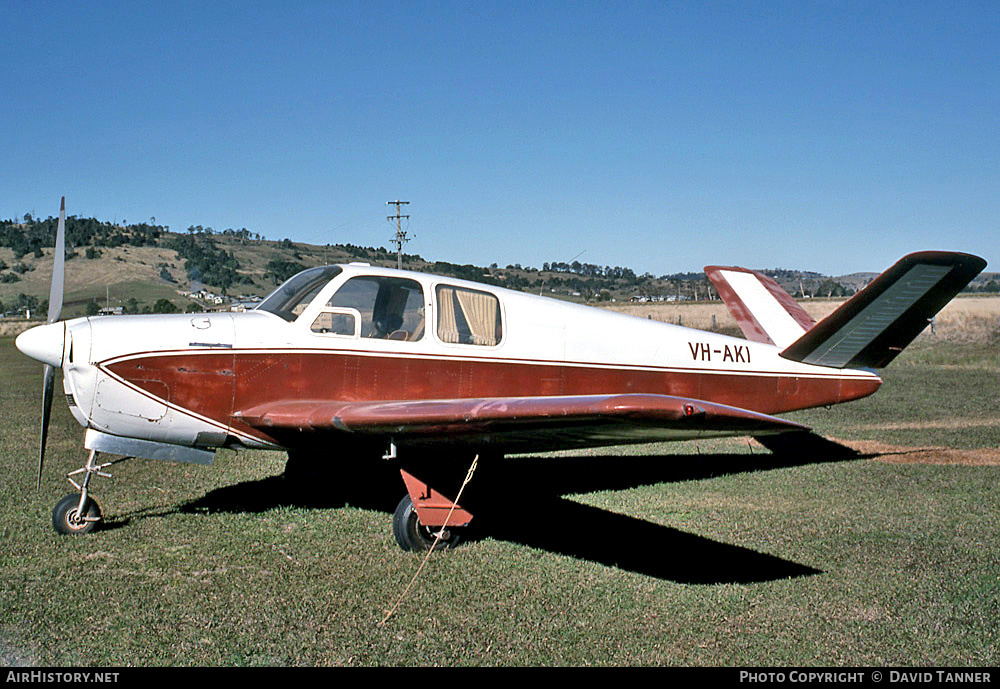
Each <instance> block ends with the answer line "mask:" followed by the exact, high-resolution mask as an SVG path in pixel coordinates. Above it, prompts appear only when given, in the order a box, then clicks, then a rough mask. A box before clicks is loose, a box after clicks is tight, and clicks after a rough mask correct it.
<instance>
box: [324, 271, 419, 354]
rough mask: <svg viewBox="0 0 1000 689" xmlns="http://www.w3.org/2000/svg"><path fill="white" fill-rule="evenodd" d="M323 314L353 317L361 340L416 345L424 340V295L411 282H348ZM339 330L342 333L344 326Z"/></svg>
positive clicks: (370, 278) (375, 279) (369, 279)
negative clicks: (353, 315)
mask: <svg viewBox="0 0 1000 689" xmlns="http://www.w3.org/2000/svg"><path fill="white" fill-rule="evenodd" d="M324 310H330V311H336V312H341V313H356V314H357V315H358V318H359V319H360V324H361V327H360V330H359V333H360V335H361V337H369V338H375V339H382V340H399V341H402V342H416V341H417V340H419V339H421V338H422V337H423V336H424V291H423V289H421V287H420V283H418V282H416V281H414V280H409V279H406V278H390V277H377V276H368V275H365V276H359V277H355V278H351V279H350V280H348V281H347V282H345V283H344V284H343V286H341V288H340V289H339V290H337V293H336V294H334V295H333V296H332V297H331V298H330V301H329V302H327V304H326V308H325V309H324ZM343 327H344V328H345V329H346V324H344V326H343Z"/></svg>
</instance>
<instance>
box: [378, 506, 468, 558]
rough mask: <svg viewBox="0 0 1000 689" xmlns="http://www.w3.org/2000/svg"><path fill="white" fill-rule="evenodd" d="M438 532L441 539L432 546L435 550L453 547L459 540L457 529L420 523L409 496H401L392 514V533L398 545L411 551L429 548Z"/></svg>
mask: <svg viewBox="0 0 1000 689" xmlns="http://www.w3.org/2000/svg"><path fill="white" fill-rule="evenodd" d="M439 532H442V533H441V540H440V542H438V544H437V546H436V547H435V548H434V549H435V550H443V549H446V548H454V547H455V546H456V545H458V543H459V541H460V540H461V536H460V535H459V533H458V530H457V529H454V528H446V529H443V530H442V529H441V527H439V526H424V525H423V524H421V523H420V518H419V517H418V516H417V510H416V509H415V508H414V507H413V501H412V500H411V499H410V496H409V495H405V496H403V499H402V500H400V501H399V505H397V506H396V511H395V512H394V513H393V515H392V535H393V536H395V537H396V543H397V544H398V545H399V547H400V548H402V549H403V550H406V551H411V552H422V551H427V550H430V549H431V546H432V545H434V541H435V540H436V539H437V536H438V533H439Z"/></svg>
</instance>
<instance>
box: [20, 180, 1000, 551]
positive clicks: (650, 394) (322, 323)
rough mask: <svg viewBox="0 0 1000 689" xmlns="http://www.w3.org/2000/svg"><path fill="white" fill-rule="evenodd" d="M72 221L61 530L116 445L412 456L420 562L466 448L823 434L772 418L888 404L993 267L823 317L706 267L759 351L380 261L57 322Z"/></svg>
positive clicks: (70, 526)
mask: <svg viewBox="0 0 1000 689" xmlns="http://www.w3.org/2000/svg"><path fill="white" fill-rule="evenodd" d="M64 224H65V199H63V204H62V208H61V209H60V215H59V225H58V231H57V239H56V247H55V268H54V271H53V278H52V287H51V294H50V299H49V312H48V324H47V325H41V326H37V327H35V328H32V329H30V330H28V331H26V332H24V333H22V334H21V335H20V336H19V337H18V338H17V347H18V348H19V349H20V350H21V351H22V352H23V353H25V354H27V355H28V356H30V357H32V358H34V359H36V360H38V361H40V362H42V363H43V364H45V367H44V378H43V380H44V383H43V396H42V397H43V401H42V430H41V448H40V452H39V460H38V481H39V484H40V482H41V474H42V463H43V461H44V454H45V439H46V434H47V428H48V420H49V413H50V409H51V404H52V387H53V378H54V369H55V368H56V367H61V368H62V371H63V386H64V392H65V394H66V401H67V402H68V404H69V408H70V411H71V412H72V414H73V416H74V417H75V418H76V420H77V421H78V422H79V423H80V424H81V425H82V426H84V428H86V434H85V439H84V447H85V448H87V449H88V450H90V454H89V457H88V459H87V461H86V463H85V464H84V466H83V467H82V468H80V469H78V470H77V471H75V472H72V473H71V474H70V475H69V476H70V477H72V476H73V475H79V474H82V478H81V479H80V482H79V483H77V482H76V481H74V480H73V479H72V478H70V481H71V482H72V483H73V484H74V486H76V488H77V492H75V493H71V494H70V495H67V496H66V497H65V498H63V499H62V500H61V501H60V502H59V503H58V504H57V505H56V507H55V509H54V510H53V524H54V526H55V528H56V530H57V531H59V532H61V533H69V534H81V533H86V532H89V531H91V530H92V529H93V528H94V527H95V526H96V525H97V524H98V523H99V522H100V521H101V518H102V517H101V511H100V509H99V508H98V506H97V503H96V502H95V501H94V499H93V497H92V496H91V495H90V481H91V479H92V478H93V477H94V476H107V475H108V474H107V473H106V472H105V471H104V469H105V468H106V467H107V466H108V464H101V463H98V461H97V458H98V455H99V454H112V455H122V456H126V457H141V458H149V459H164V460H172V461H180V462H195V463H201V464H208V463H211V461H212V457H213V452H214V450H215V449H217V448H221V447H232V448H265V449H273V450H287V451H288V453H289V462H288V465H287V469H286V473H289V472H290V471H292V470H293V469H295V468H298V469H299V470H301V469H302V468H303V467H308V466H310V465H313V466H316V465H321V464H326V465H332V464H340V465H345V464H347V463H352V462H365V461H374V460H377V458H378V456H379V455H380V454H383V455H384V458H386V459H390V460H392V459H407V458H409V461H405V462H401V464H400V467H401V468H400V472H401V475H402V478H403V484H404V485H405V491H406V493H405V495H403V497H402V500H401V501H400V503H399V506H398V508H397V509H396V512H395V514H394V516H393V533H394V535H395V538H396V541H397V543H398V544H399V545H400V546H401V547H402V548H403V549H405V550H422V549H427V548H429V547H430V545H431V543H432V542H433V541H434V540H435V539H443V542H444V544H445V545H450V544H453V543H454V542H456V541H457V539H458V538H459V533H460V527H462V526H467V525H468V524H469V522H470V521H471V519H472V514H471V513H469V512H468V511H467V510H465V509H463V508H462V506H461V505H458V504H455V503H454V502H453V501H454V500H455V499H456V497H455V494H454V492H453V491H452V493H451V495H446V494H445V493H443V492H442V491H444V490H446V489H445V488H444V487H442V485H441V484H440V483H437V484H436V485H429V483H430V481H431V479H430V478H428V477H429V476H432V475H433V473H434V472H433V468H434V467H435V466H436V465H440V464H441V461H442V460H443V459H444V458H447V457H448V456H454V455H455V453H457V452H462V453H469V454H467V455H466V456H472V454H471V453H473V452H486V453H490V454H492V455H502V454H503V453H510V452H529V451H543V450H552V449H558V448H568V447H596V446H607V445H616V444H625V443H641V442H650V441H657V440H681V439H692V438H706V437H720V436H733V435H752V436H754V437H758V438H763V437H766V436H770V435H773V434H785V433H790V432H801V431H804V430H807V429H805V427H803V426H801V425H799V424H797V423H793V422H790V421H786V420H784V419H781V418H778V417H776V416H773V415H774V414H776V413H780V412H786V411H791V410H796V409H804V408H808V407H816V406H825V405H830V404H835V403H838V402H846V401H849V400H854V399H858V398H861V397H865V396H866V395H870V394H872V393H873V392H875V390H876V389H878V387H879V385H880V384H881V382H882V381H881V379H880V377H879V376H878V374H877V373H876V372H875V371H874V370H872V369H873V368H877V367H882V366H885V365H886V364H888V363H889V362H890V361H892V359H893V358H894V357H895V356H896V355H897V354H898V353H899V352H900V351H901V350H902V349H903V348H904V347H905V346H906V345H907V344H909V343H910V342H911V341H912V340H913V339H914V338H915V337H916V336H917V335H918V334H919V333H920V332H921V331H922V330H923V329H924V328H925V326H926V325H927V323H928V320H929V319H930V318H931V317H932V316H933V315H934V314H935V313H937V312H938V311H939V310H940V309H941V308H942V307H943V306H944V305H945V304H946V303H947V302H948V301H949V300H950V299H951V298H952V297H953V296H955V294H957V293H958V292H959V291H960V290H961V289H962V288H964V287H965V286H966V285H967V284H968V283H969V282H970V281H971V280H972V279H973V278H974V277H975V276H976V275H977V274H978V273H979V272H980V271H981V270H982V269H983V268H984V267H985V265H986V262H985V261H983V260H982V259H981V258H979V257H976V256H972V255H969V254H962V253H953V252H922V253H915V254H910V255H908V256H906V257H904V258H903V259H901V260H900V261H899V262H898V263H896V264H895V265H894V266H892V267H891V268H889V269H888V270H887V271H886V272H884V273H883V274H882V275H881V276H879V277H878V278H876V279H875V280H874V281H873V282H872V283H870V284H869V285H868V286H867V287H866V288H865V289H864V290H862V291H861V292H859V293H858V294H856V295H855V296H854V297H853V298H852V299H850V300H848V301H847V302H845V303H844V304H843V305H841V306H840V307H839V308H838V309H837V310H836V311H834V312H833V313H832V314H831V315H829V316H828V317H826V318H825V319H823V320H822V321H820V322H819V323H816V322H815V321H814V320H813V319H812V318H811V317H810V316H809V315H808V314H807V313H806V312H805V310H804V309H803V308H802V307H801V306H799V305H798V304H797V303H796V302H795V301H794V299H792V297H791V296H789V295H788V294H787V293H786V292H785V291H783V290H782V289H781V287H779V286H778V284H777V283H776V282H775V281H774V280H772V279H770V278H768V277H767V276H765V275H762V274H760V273H757V272H754V271H752V270H746V269H744V268H736V267H722V266H709V267H708V268H706V272H707V274H708V276H709V278H710V279H711V281H712V282H713V284H714V285H715V287H716V289H717V291H718V293H719V295H720V297H721V298H722V299H723V300H724V301H725V303H726V305H727V307H728V308H729V310H730V312H731V313H732V315H733V316H734V317H735V319H736V322H737V324H738V325H739V327H740V329H741V330H742V332H743V334H744V335H745V336H746V339H740V338H736V337H730V336H726V335H721V334H718V333H713V332H705V331H699V330H693V329H690V328H685V327H681V326H676V325H669V324H665V323H659V322H655V321H651V320H646V319H641V318H636V317H633V316H626V315H622V314H618V313H614V312H611V311H607V310H603V309H597V308H591V307H587V306H580V305H575V304H569V303H565V302H561V301H558V300H555V299H549V298H545V297H540V296H534V295H529V294H525V293H522V292H516V291H511V290H507V289H501V288H498V287H493V286H487V285H483V284H478V283H474V282H467V281H462V280H456V279H452V278H448V277H440V276H436V275H430V274H425V273H416V272H408V271H401V270H393V269H387V268H377V267H373V266H370V265H368V264H363V263H352V264H349V265H330V266H320V267H316V268H309V269H307V270H304V271H302V272H301V273H299V274H297V275H295V276H294V277H292V278H290V279H289V280H288V281H286V282H285V283H284V284H282V285H281V286H279V287H278V288H277V289H275V290H274V291H273V292H272V293H271V294H270V295H269V296H268V297H267V298H266V299H264V300H263V301H262V302H261V303H260V304H259V306H257V308H256V309H254V310H252V311H248V312H246V313H204V314H186V315H180V314H174V315H144V316H103V317H101V316H97V317H86V318H74V319H71V320H68V321H59V320H58V319H59V316H60V312H61V308H62V292H63V270H64V268H63V258H64ZM528 480H530V479H528ZM386 489H387V490H400V492H403V487H402V486H399V485H398V484H397V487H390V486H387V487H386ZM449 515H450V516H449Z"/></svg>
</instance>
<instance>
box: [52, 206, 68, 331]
mask: <svg viewBox="0 0 1000 689" xmlns="http://www.w3.org/2000/svg"><path fill="white" fill-rule="evenodd" d="M65 274H66V197H65V196H63V197H62V203H60V204H59V226H58V228H57V229H56V248H55V260H54V261H53V262H52V286H51V287H50V288H49V318H48V322H49V323H55V322H56V321H57V320H59V316H60V315H61V314H62V307H63V279H64V278H65Z"/></svg>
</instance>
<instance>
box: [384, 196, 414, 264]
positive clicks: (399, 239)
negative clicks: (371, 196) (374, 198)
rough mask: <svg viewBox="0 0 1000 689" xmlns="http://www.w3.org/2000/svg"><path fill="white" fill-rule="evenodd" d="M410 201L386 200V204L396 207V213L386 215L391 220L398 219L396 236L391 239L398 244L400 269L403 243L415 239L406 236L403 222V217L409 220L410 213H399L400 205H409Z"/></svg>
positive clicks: (397, 256)
mask: <svg viewBox="0 0 1000 689" xmlns="http://www.w3.org/2000/svg"><path fill="white" fill-rule="evenodd" d="M409 203H410V202H409V201H400V200H399V199H397V200H395V201H386V202H385V205H387V206H395V207H396V215H389V216H386V220H388V221H389V222H392V221H393V220H395V221H396V236H395V238H393V239H391V240H390V241H391V242H392V243H393V244H395V245H396V267H397V268H400V269H402V267H403V245H404V244H406V242H408V241H410V240H411V239H413V237H407V236H406V232H404V231H403V224H402V222H403V218H406V219H407V220H409V219H410V216H408V215H400V213H399V211H400V206H407V205H409Z"/></svg>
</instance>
